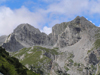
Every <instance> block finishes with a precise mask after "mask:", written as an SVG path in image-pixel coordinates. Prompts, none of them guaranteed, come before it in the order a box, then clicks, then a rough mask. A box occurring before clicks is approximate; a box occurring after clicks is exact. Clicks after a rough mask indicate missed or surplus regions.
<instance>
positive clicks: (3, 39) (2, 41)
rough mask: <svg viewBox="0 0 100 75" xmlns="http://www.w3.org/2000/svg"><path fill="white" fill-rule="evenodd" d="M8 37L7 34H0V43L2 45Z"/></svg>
mask: <svg viewBox="0 0 100 75" xmlns="http://www.w3.org/2000/svg"><path fill="white" fill-rule="evenodd" d="M6 38H7V36H6V35H3V36H0V45H2V44H3V43H4V42H5V40H6Z"/></svg>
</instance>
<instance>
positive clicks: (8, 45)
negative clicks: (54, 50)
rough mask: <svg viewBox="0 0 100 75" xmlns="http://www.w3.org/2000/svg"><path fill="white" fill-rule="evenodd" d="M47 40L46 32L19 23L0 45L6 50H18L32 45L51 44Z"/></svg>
mask: <svg viewBox="0 0 100 75" xmlns="http://www.w3.org/2000/svg"><path fill="white" fill-rule="evenodd" d="M49 40H50V38H49V37H48V36H47V34H45V33H41V32H40V30H39V29H36V28H34V27H33V26H31V25H29V24H21V25H19V26H18V27H17V28H16V29H15V30H14V32H13V33H12V34H10V35H9V36H8V38H7V39H6V41H5V43H4V44H3V45H2V46H3V47H4V48H5V49H6V50H8V51H18V50H20V49H21V48H24V47H31V46H33V45H48V44H49V45H51V44H50V43H49Z"/></svg>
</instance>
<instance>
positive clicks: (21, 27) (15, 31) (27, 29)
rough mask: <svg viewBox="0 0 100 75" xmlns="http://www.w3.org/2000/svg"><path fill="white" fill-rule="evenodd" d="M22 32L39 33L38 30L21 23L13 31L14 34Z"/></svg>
mask: <svg viewBox="0 0 100 75" xmlns="http://www.w3.org/2000/svg"><path fill="white" fill-rule="evenodd" d="M20 31H21V32H22V31H25V32H26V31H30V32H37V33H40V30H39V29H37V28H35V27H34V26H31V25H30V24H28V23H23V24H20V25H18V26H17V28H16V29H15V30H14V33H18V32H20Z"/></svg>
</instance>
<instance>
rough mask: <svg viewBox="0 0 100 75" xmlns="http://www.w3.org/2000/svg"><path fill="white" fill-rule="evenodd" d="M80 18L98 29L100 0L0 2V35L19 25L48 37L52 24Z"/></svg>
mask: <svg viewBox="0 0 100 75" xmlns="http://www.w3.org/2000/svg"><path fill="white" fill-rule="evenodd" d="M76 16H84V17H85V18H87V19H88V20H89V21H91V22H92V23H93V24H94V25H96V26H98V27H100V0H0V36H1V35H9V34H11V33H12V32H13V30H14V29H15V28H16V27H17V26H18V25H20V24H22V23H28V24H30V25H32V26H34V27H36V28H38V29H40V31H41V32H45V33H46V34H49V33H51V32H52V27H53V26H54V25H55V24H60V23H62V22H68V21H71V20H73V19H74V18H75V17H76Z"/></svg>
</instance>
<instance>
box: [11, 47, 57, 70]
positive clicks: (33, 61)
mask: <svg viewBox="0 0 100 75" xmlns="http://www.w3.org/2000/svg"><path fill="white" fill-rule="evenodd" d="M45 53H50V54H52V55H58V52H57V51H56V50H55V49H48V48H44V47H40V46H34V47H33V48H23V49H21V50H20V51H18V52H15V53H13V56H14V57H17V58H19V60H20V62H21V63H22V64H23V65H27V64H28V65H32V66H33V67H35V68H36V69H38V68H40V69H42V71H44V70H45V69H47V68H48V67H47V66H46V65H48V64H50V62H51V61H52V59H50V58H48V57H47V56H46V55H44V54H45ZM23 56H24V58H21V57H23ZM44 65H45V66H44ZM44 68H45V69H44Z"/></svg>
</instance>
